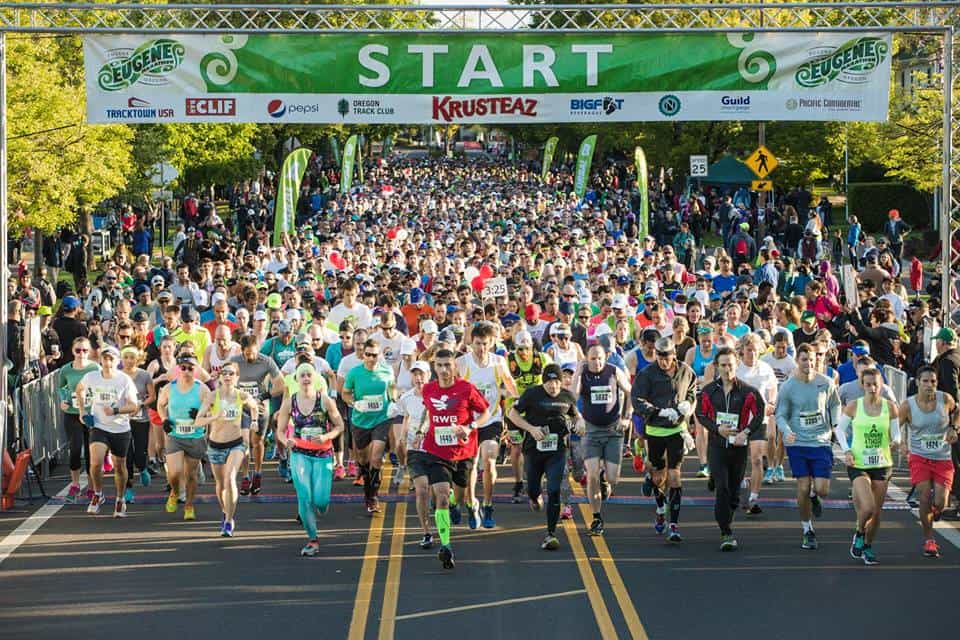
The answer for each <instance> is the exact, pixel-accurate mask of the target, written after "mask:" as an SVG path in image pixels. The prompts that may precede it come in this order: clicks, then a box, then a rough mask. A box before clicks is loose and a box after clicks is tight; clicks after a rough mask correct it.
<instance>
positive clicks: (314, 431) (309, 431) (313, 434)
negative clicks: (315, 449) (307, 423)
mask: <svg viewBox="0 0 960 640" xmlns="http://www.w3.org/2000/svg"><path fill="white" fill-rule="evenodd" d="M322 435H323V427H304V428H303V429H300V437H301V438H302V439H304V440H310V439H312V438H319V437H320V436H322Z"/></svg>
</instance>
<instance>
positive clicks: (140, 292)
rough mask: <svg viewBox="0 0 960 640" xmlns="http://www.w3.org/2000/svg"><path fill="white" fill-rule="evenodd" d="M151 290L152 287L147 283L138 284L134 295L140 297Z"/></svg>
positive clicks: (134, 289)
mask: <svg viewBox="0 0 960 640" xmlns="http://www.w3.org/2000/svg"><path fill="white" fill-rule="evenodd" d="M149 292H150V287H148V286H147V285H145V284H138V285H137V286H135V287H134V288H133V295H135V296H136V297H138V298H139V297H140V296H141V295H143V294H145V293H149Z"/></svg>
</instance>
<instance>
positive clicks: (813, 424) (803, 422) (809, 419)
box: [800, 411, 823, 429]
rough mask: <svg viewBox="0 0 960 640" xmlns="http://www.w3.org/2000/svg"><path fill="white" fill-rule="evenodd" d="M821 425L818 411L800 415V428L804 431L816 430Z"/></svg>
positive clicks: (821, 418)
mask: <svg viewBox="0 0 960 640" xmlns="http://www.w3.org/2000/svg"><path fill="white" fill-rule="evenodd" d="M822 424H823V416H822V415H821V414H820V412H819V411H814V412H812V413H801V414H800V426H801V427H803V428H804V429H816V428H817V427H819V426H820V425H822Z"/></svg>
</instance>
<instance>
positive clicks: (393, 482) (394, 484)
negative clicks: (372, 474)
mask: <svg viewBox="0 0 960 640" xmlns="http://www.w3.org/2000/svg"><path fill="white" fill-rule="evenodd" d="M402 479H403V467H401V466H397V468H396V469H394V470H393V475H392V476H391V477H390V488H391V489H396V488H398V487H399V486H400V480H402Z"/></svg>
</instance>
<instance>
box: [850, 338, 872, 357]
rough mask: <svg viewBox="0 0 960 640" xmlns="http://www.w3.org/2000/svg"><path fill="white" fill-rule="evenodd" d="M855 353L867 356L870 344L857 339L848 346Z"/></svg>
mask: <svg viewBox="0 0 960 640" xmlns="http://www.w3.org/2000/svg"><path fill="white" fill-rule="evenodd" d="M850 351H852V352H853V353H854V354H855V355H858V356H868V355H870V345H868V344H867V343H866V342H864V341H863V340H858V341H856V342H854V343H853V346H852V347H851V348H850Z"/></svg>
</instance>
